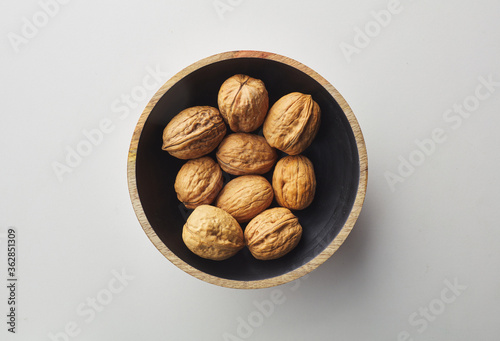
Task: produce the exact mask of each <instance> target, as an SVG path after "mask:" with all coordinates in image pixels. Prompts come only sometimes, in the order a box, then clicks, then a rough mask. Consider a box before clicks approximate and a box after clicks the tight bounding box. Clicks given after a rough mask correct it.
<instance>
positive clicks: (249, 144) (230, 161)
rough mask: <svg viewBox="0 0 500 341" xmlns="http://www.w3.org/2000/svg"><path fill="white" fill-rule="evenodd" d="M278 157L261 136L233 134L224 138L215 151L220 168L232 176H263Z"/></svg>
mask: <svg viewBox="0 0 500 341" xmlns="http://www.w3.org/2000/svg"><path fill="white" fill-rule="evenodd" d="M277 158H278V155H277V154H276V150H274V148H272V147H271V146H269V144H268V143H267V142H266V139H265V138H263V137H262V136H258V135H254V134H246V133H235V134H231V135H228V136H226V138H225V139H224V140H222V142H221V144H220V145H219V149H218V150H217V161H219V164H220V167H221V168H222V169H223V170H224V171H226V172H228V173H229V174H233V175H249V174H264V173H267V172H269V171H270V170H271V168H272V167H273V165H274V163H275V162H276V159H277Z"/></svg>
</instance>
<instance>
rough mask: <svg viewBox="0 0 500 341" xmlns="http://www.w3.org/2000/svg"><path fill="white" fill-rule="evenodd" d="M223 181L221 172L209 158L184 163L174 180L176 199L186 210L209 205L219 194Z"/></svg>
mask: <svg viewBox="0 0 500 341" xmlns="http://www.w3.org/2000/svg"><path fill="white" fill-rule="evenodd" d="M223 185H224V181H223V179H222V170H221V169H220V167H219V165H218V164H217V162H215V161H214V160H213V159H212V158H211V157H209V156H205V157H202V158H199V159H194V160H189V161H188V162H186V163H185V164H184V165H183V166H182V167H181V169H180V170H179V172H178V173H177V177H176V178H175V184H174V188H175V192H176V193H177V198H178V199H179V201H181V202H182V203H183V204H184V206H186V207H187V208H191V209H193V208H196V207H198V206H200V205H203V204H211V203H212V202H213V201H214V200H215V198H216V197H217V195H218V194H219V192H220V190H221V189H222V186H223Z"/></svg>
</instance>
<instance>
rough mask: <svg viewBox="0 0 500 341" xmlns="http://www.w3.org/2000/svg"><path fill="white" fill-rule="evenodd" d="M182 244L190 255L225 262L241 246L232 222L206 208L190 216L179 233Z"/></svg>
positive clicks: (224, 214) (217, 210)
mask: <svg viewBox="0 0 500 341" xmlns="http://www.w3.org/2000/svg"><path fill="white" fill-rule="evenodd" d="M182 240H184V243H185V244H186V246H187V247H188V249H189V250H191V251H192V252H193V253H194V254H196V255H198V256H200V257H202V258H206V259H212V260H224V259H227V258H229V257H231V256H234V255H235V254H236V253H237V252H238V251H239V250H241V249H242V248H243V247H244V246H245V241H244V236H243V230H242V229H241V227H240V225H239V224H238V222H237V221H236V219H234V218H233V217H231V215H230V214H229V213H227V212H226V211H224V210H221V209H220V208H217V207H214V206H209V205H201V206H198V207H197V208H196V209H195V210H194V211H193V213H191V215H190V216H189V218H188V220H187V221H186V224H185V225H184V227H183V229H182Z"/></svg>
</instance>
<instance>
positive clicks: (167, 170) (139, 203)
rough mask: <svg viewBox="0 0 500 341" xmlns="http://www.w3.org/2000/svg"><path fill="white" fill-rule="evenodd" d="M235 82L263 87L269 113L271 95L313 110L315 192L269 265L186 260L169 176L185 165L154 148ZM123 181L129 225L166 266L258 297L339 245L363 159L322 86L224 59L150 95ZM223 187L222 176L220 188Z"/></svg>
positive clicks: (347, 112) (309, 74)
mask: <svg viewBox="0 0 500 341" xmlns="http://www.w3.org/2000/svg"><path fill="white" fill-rule="evenodd" d="M238 73H241V74H247V75H249V76H251V77H254V78H258V79H261V80H262V81H263V82H264V84H265V85H266V88H267V90H268V92H269V105H270V106H271V105H272V104H273V103H274V102H276V101H277V100H278V99H279V98H280V97H281V96H283V95H285V94H287V93H290V92H294V91H299V92H303V93H307V94H311V95H312V97H313V99H314V100H315V101H316V102H317V103H318V104H319V106H320V108H321V111H322V114H321V115H322V116H321V126H320V129H319V132H318V135H317V137H316V139H315V140H314V142H313V143H312V144H311V146H310V147H309V148H307V150H306V151H305V152H304V153H303V154H304V155H306V156H307V157H308V158H309V159H310V160H311V161H312V163H313V164H314V168H315V173H316V178H317V190H316V196H315V198H314V201H313V203H312V204H311V205H310V206H309V207H308V208H306V209H305V210H302V211H296V212H294V213H295V214H296V215H297V217H298V218H299V221H300V224H301V225H302V227H303V235H302V239H301V241H300V243H299V244H298V246H297V247H296V248H295V249H294V250H293V251H291V252H290V253H289V254H287V255H285V256H284V257H282V258H280V259H276V260H271V261H259V260H256V259H255V258H253V257H252V255H251V254H250V252H249V251H248V249H247V248H244V249H243V250H241V251H240V252H239V253H238V254H236V255H235V256H234V257H231V258H229V259H227V260H224V261H211V260H207V259H203V258H201V257H198V256H196V255H195V254H193V253H192V252H191V251H189V249H188V248H187V247H186V246H185V245H184V243H183V241H182V237H181V232H182V227H183V225H184V223H185V221H186V219H187V216H188V215H189V213H190V211H188V210H186V209H185V208H184V206H183V205H182V204H180V202H179V201H178V200H177V197H176V193H175V191H174V181H175V177H176V174H177V172H178V170H179V169H180V168H181V166H182V165H183V163H184V162H185V161H183V160H179V159H176V158H174V157H172V156H170V155H169V154H168V153H167V152H166V151H163V150H162V149H161V146H162V132H163V129H164V128H165V126H166V125H167V123H168V122H169V121H170V120H171V119H172V118H173V117H174V116H175V115H177V114H178V113H179V112H180V111H181V110H183V109H185V108H188V107H191V106H197V105H210V106H213V107H217V94H218V91H219V88H220V86H221V84H222V83H223V82H224V81H225V80H226V79H227V78H229V77H231V76H233V75H235V74H238ZM257 133H259V131H257ZM260 134H262V129H261V130H260ZM283 155H284V154H281V155H280V156H283ZM212 156H213V154H212ZM127 173H128V184H129V191H130V197H131V200H132V204H133V207H134V209H135V213H136V215H137V218H138V219H139V222H140V224H141V225H142V228H143V229H144V231H145V232H146V234H147V236H148V237H149V239H150V240H151V241H152V242H153V244H154V245H155V246H156V247H157V248H158V250H159V251H160V252H161V253H162V254H163V255H164V256H165V257H166V258H167V259H169V260H170V261H171V262H172V263H173V264H175V265H176V266H177V267H179V268H180V269H182V270H184V271H185V272H187V273H189V274H191V275H193V276H195V277H197V278H199V279H201V280H203V281H206V282H209V283H212V284H216V285H220V286H224V287H231V288H265V287H271V286H274V285H279V284H283V283H286V282H289V281H292V280H294V279H297V278H299V277H301V276H303V275H305V274H307V273H309V272H310V271H312V270H313V269H315V268H317V267H318V266H319V265H320V264H322V263H323V262H324V261H325V260H327V259H328V258H329V257H330V256H331V255H332V254H333V253H334V252H335V251H336V250H337V249H338V248H339V246H340V245H341V244H342V243H343V242H344V240H345V239H346V238H347V236H348V235H349V232H351V229H352V227H353V225H354V223H355V221H356V219H357V218H358V215H359V213H360V211H361V206H362V205H363V200H364V197H365V190H366V182H367V156H366V148H365V143H364V140H363V136H362V133H361V129H360V127H359V125H358V122H357V121H356V118H355V117H354V114H353V113H352V111H351V109H350V108H349V106H348V104H347V103H346V101H345V100H344V98H343V97H342V96H341V95H340V94H339V93H338V91H337V90H336V89H335V88H334V87H333V86H332V85H331V84H330V83H328V82H327V81H326V80H325V79H324V78H323V77H321V76H320V75H318V74H317V73H316V72H314V71H313V70H311V69H310V68H308V67H306V66H304V65H302V64H300V63H298V62H296V61H295V60H292V59H290V58H287V57H283V56H280V55H277V54H273V53H267V52H259V51H234V52H226V53H221V54H217V55H214V56H211V57H208V58H205V59H203V60H200V61H198V62H196V63H194V64H193V65H191V66H189V67H187V68H185V69H184V70H182V71H180V72H179V73H178V74H176V75H175V76H174V77H172V78H171V79H170V80H169V81H168V82H166V83H165V84H164V85H163V86H162V87H161V88H160V89H159V90H158V92H157V93H156V94H155V95H154V96H153V98H152V99H151V101H150V102H149V103H148V105H147V106H146V108H145V109H144V112H143V113H142V115H141V117H140V119H139V122H138V123H137V126H136V128H135V131H134V135H133V137H132V142H131V144H130V151H129V156H128V169H127ZM271 175H272V171H271V172H269V174H267V175H266V176H267V177H268V179H270V176H271ZM230 178H231V177H230V176H228V175H226V181H228V180H229V179H230ZM273 205H274V206H275V205H276V203H273ZM243 227H244V226H243Z"/></svg>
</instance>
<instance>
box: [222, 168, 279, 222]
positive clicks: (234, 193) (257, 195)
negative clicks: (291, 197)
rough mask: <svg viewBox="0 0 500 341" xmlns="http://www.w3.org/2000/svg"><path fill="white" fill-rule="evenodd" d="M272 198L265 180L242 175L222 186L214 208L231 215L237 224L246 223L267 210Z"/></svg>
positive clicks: (260, 177)
mask: <svg viewBox="0 0 500 341" xmlns="http://www.w3.org/2000/svg"><path fill="white" fill-rule="evenodd" d="M273 197H274V194H273V188H272V187H271V184H270V183H269V181H267V180H266V178H264V177H262V176H260V175H243V176H240V177H237V178H235V179H233V180H231V181H229V182H228V183H227V184H226V186H224V188H223V189H222V191H221V192H220V194H219V196H218V197H217V200H216V202H215V206H217V207H219V208H222V209H223V210H224V211H226V212H227V213H229V214H230V215H232V216H233V218H234V219H236V220H237V221H238V222H239V223H246V222H248V221H250V219H252V218H253V217H255V216H256V215H257V214H259V213H260V212H262V211H264V210H265V209H266V208H268V207H269V205H271V203H272V201H273Z"/></svg>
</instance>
